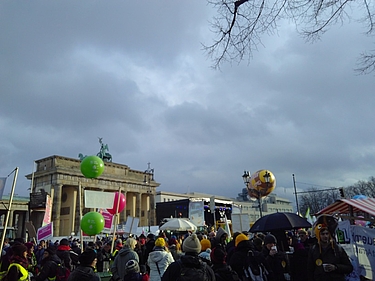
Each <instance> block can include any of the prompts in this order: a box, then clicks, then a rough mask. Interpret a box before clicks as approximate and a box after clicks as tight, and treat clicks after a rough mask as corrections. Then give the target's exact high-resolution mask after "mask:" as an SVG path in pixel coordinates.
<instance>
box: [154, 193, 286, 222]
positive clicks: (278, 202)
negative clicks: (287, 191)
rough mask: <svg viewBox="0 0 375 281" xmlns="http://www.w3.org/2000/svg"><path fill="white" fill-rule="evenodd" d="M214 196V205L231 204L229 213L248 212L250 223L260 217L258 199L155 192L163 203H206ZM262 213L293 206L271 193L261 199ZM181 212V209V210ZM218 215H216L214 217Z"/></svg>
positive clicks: (173, 213) (172, 211)
mask: <svg viewBox="0 0 375 281" xmlns="http://www.w3.org/2000/svg"><path fill="white" fill-rule="evenodd" d="M212 197H214V198H215V204H216V206H218V205H219V206H220V205H223V206H226V205H228V206H229V205H230V206H231V213H233V214H235V213H242V214H248V215H249V221H250V224H251V223H254V222H255V221H256V220H257V219H259V218H260V212H259V203H258V201H251V200H250V201H238V200H236V199H234V198H228V197H224V196H218V195H210V194H204V193H197V192H192V193H175V192H165V191H158V192H156V202H157V203H163V202H165V203H166V202H173V201H178V200H183V199H190V200H192V199H194V200H203V201H205V202H206V203H207V202H210V199H211V198H212ZM261 207H262V214H263V216H265V215H268V214H271V213H277V212H291V213H292V212H293V206H292V203H291V202H290V200H288V199H285V198H281V197H278V196H277V195H276V194H273V193H271V194H270V195H268V196H267V197H266V198H264V199H262V204H261ZM182 212H183V211H182ZM178 213H179V211H178V210H171V211H170V216H172V217H176V214H178ZM183 215H184V216H188V214H187V213H186V214H185V213H184V212H183ZM218 218H219V217H218V216H217V218H216V219H218Z"/></svg>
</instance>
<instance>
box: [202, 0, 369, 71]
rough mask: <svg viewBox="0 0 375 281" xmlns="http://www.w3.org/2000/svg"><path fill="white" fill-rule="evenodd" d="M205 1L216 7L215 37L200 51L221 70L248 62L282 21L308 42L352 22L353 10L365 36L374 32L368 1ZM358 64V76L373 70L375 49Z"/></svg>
mask: <svg viewBox="0 0 375 281" xmlns="http://www.w3.org/2000/svg"><path fill="white" fill-rule="evenodd" d="M208 1H209V2H208V3H209V4H211V5H212V6H214V7H215V8H217V16H216V17H215V18H214V21H213V23H212V32H213V33H214V34H216V35H217V38H216V39H214V42H213V43H212V44H209V45H203V50H204V51H205V52H206V54H207V55H208V56H209V57H210V58H211V59H212V60H213V67H214V68H220V65H221V64H222V63H223V62H224V61H227V62H237V63H239V62H241V61H242V60H243V59H244V58H245V57H248V60H249V61H250V59H251V58H252V54H253V51H254V50H257V48H258V46H259V44H261V45H262V41H261V37H262V35H264V34H273V33H275V32H277V29H278V23H279V22H280V21H281V20H292V21H293V22H294V23H295V25H296V28H297V30H299V33H300V34H301V35H302V36H304V37H305V38H306V40H307V41H314V40H316V39H319V38H320V37H321V35H322V34H324V33H325V32H326V31H327V30H328V29H329V27H331V26H333V25H335V24H343V23H344V22H346V21H348V20H351V19H352V17H353V15H354V13H352V11H353V10H354V9H355V8H356V9H357V10H359V9H361V12H362V17H361V18H359V19H356V20H357V21H359V22H362V23H363V24H365V26H366V35H368V36H371V35H372V34H373V33H374V30H375V29H374V27H375V20H374V19H375V3H374V2H373V1H369V0H362V1H359V0H358V1H355V0H330V1H324V0H289V1H287V0H237V1H233V0H208ZM355 4H357V5H356V7H354V5H355ZM357 10H356V11H357ZM359 64H360V67H359V68H357V69H356V71H358V72H359V73H363V74H367V73H370V72H373V71H375V50H372V51H370V52H368V53H365V54H362V56H361V58H360V60H359Z"/></svg>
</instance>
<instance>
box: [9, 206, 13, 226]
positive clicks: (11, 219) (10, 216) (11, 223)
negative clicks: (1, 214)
mask: <svg viewBox="0 0 375 281" xmlns="http://www.w3.org/2000/svg"><path fill="white" fill-rule="evenodd" d="M13 215H14V211H13V210H10V211H9V220H8V226H9V227H11V226H14V225H13V220H14V218H13Z"/></svg>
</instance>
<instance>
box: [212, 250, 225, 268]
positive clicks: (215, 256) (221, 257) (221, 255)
mask: <svg viewBox="0 0 375 281" xmlns="http://www.w3.org/2000/svg"><path fill="white" fill-rule="evenodd" d="M210 257H211V262H212V263H213V264H224V263H225V257H226V253H225V252H224V250H223V249H222V248H221V247H215V248H213V249H212V251H211V254H210Z"/></svg>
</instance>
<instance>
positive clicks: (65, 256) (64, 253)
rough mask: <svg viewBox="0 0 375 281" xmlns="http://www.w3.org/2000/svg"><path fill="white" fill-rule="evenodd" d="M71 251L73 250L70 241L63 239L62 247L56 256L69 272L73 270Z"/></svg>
mask: <svg viewBox="0 0 375 281" xmlns="http://www.w3.org/2000/svg"><path fill="white" fill-rule="evenodd" d="M71 251H72V249H71V248H70V246H69V240H68V239H66V238H63V239H61V241H60V245H59V246H58V247H57V250H56V255H57V256H58V257H59V258H60V260H61V263H62V264H64V266H65V267H66V268H67V269H69V271H72V270H73V263H72V259H71V257H70V252H71ZM72 252H73V251H72Z"/></svg>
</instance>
